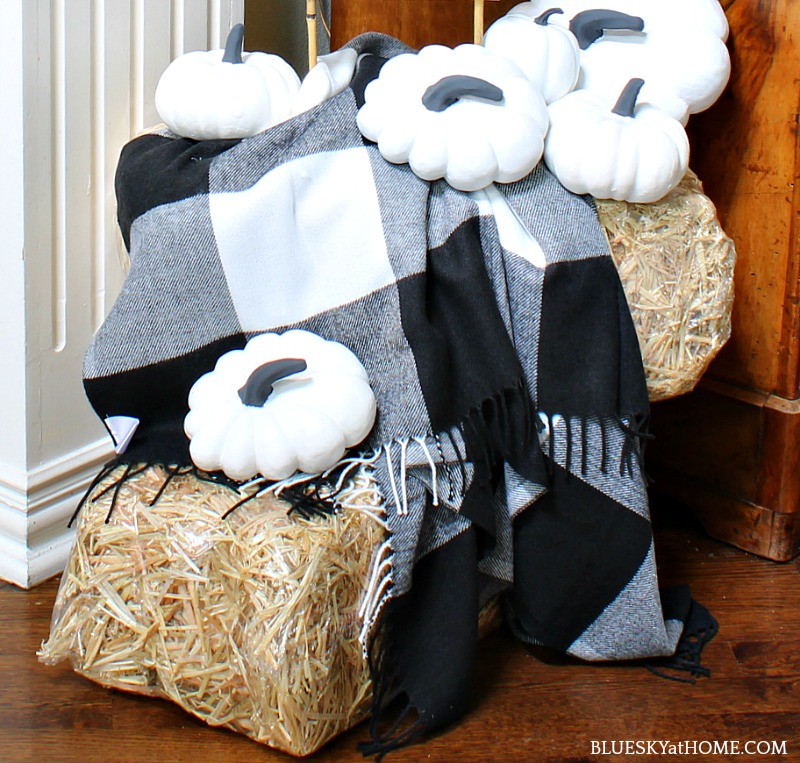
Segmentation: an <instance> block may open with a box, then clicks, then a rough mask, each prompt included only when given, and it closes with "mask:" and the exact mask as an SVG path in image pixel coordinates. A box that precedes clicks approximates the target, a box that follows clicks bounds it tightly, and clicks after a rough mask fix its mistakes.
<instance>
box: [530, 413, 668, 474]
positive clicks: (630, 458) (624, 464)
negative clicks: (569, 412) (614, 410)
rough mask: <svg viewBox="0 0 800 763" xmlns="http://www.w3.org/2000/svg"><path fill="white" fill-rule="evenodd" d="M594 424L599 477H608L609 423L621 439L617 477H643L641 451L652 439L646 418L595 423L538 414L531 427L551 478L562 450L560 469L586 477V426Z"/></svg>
mask: <svg viewBox="0 0 800 763" xmlns="http://www.w3.org/2000/svg"><path fill="white" fill-rule="evenodd" d="M592 421H594V422H596V423H597V425H598V431H599V437H600V446H599V457H600V458H599V461H600V463H599V469H600V472H601V473H602V474H608V468H609V460H610V453H609V442H608V435H609V430H608V428H607V427H608V426H609V422H613V426H615V427H616V428H617V429H618V430H619V431H620V432H621V433H622V435H623V443H622V450H621V452H620V454H619V462H618V469H619V475H620V477H624V476H626V475H627V476H630V477H634V476H635V475H636V471H637V469H638V470H639V471H640V473H641V474H642V475H643V476H645V479H646V475H644V451H645V446H646V444H647V442H648V441H649V440H652V439H653V435H652V434H650V431H649V418H648V417H647V416H636V417H633V418H627V417H621V416H620V417H615V418H613V419H607V420H603V419H598V418H596V417H588V416H573V417H566V416H563V415H561V414H559V413H553V414H550V413H545V412H544V411H538V412H537V415H536V418H535V420H534V423H535V425H536V431H537V435H538V439H539V444H540V446H541V448H542V451H543V452H544V453H546V455H547V461H548V470H549V473H550V474H552V469H553V468H554V467H555V464H556V463H558V459H557V451H558V450H560V449H562V448H563V451H564V463H563V467H564V468H565V469H566V471H567V472H568V473H575V472H573V468H575V469H576V470H577V473H579V474H580V475H581V476H586V474H587V473H588V470H589V454H590V452H591V447H590V434H589V423H590V422H592ZM559 432H562V437H563V443H562V445H561V447H559V434H558V433H559ZM576 437H577V438H578V442H579V443H580V444H579V448H580V459H579V463H578V464H574V463H573V462H574V461H575V449H576V445H577V443H576V441H575V438H576Z"/></svg>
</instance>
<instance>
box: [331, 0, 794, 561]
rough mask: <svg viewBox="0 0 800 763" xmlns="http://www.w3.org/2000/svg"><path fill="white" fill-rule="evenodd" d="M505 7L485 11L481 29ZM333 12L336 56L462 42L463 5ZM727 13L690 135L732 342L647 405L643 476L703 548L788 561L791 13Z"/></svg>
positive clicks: (742, 3)
mask: <svg viewBox="0 0 800 763" xmlns="http://www.w3.org/2000/svg"><path fill="white" fill-rule="evenodd" d="M514 4H515V2H514V0H512V1H511V2H507V1H506V0H501V1H500V2H489V3H487V4H486V20H487V24H488V23H491V21H492V20H493V19H494V18H496V17H497V16H499V15H502V14H503V13H505V12H506V10H508V9H509V8H510V7H512V6H513V5H514ZM332 5H333V20H332V25H333V42H334V47H337V46H338V45H341V44H342V43H343V42H345V41H346V40H347V39H349V38H350V37H352V36H353V35H355V34H358V33H360V32H363V31H367V30H370V29H372V30H377V31H384V32H387V33H389V34H393V35H394V36H396V37H399V38H401V39H403V40H404V41H406V42H408V43H409V44H410V45H413V46H415V47H418V46H421V45H424V44H427V43H431V42H442V43H445V44H455V43H458V42H464V41H465V40H469V39H471V34H472V13H471V7H472V4H471V3H470V2H468V0H386V2H381V3H376V2H374V0H332ZM722 5H723V7H724V8H725V12H726V15H727V17H728V20H729V22H730V27H731V36H730V40H729V48H730V51H731V57H732V62H733V75H732V78H731V82H730V85H729V87H728V89H727V91H726V92H725V93H724V94H723V96H722V98H721V99H720V100H719V101H718V102H717V103H716V104H715V105H714V106H713V107H712V108H711V109H709V110H708V111H707V112H705V113H703V114H698V115H696V116H694V117H692V119H691V122H690V125H689V128H690V135H691V141H692V160H691V164H692V167H693V168H694V169H695V171H696V172H697V173H698V175H699V176H700V178H701V179H702V180H703V182H704V185H705V189H706V192H707V193H708V195H709V196H710V197H711V198H712V200H713V201H714V202H715V203H716V205H717V208H718V212H719V216H720V219H721V221H722V224H723V226H724V228H725V230H726V231H727V232H728V234H729V235H730V236H731V237H732V238H733V239H734V241H735V243H736V248H737V254H738V261H737V268H736V276H735V289H736V299H735V306H734V316H733V333H732V337H731V340H730V342H729V343H728V345H727V346H726V347H725V348H724V349H723V351H722V352H721V353H720V356H719V357H718V358H717V360H716V361H715V362H714V363H713V364H712V367H711V369H710V370H709V372H708V374H707V377H706V378H705V379H704V380H703V382H701V385H699V388H698V389H697V390H696V391H695V392H693V393H691V394H689V395H684V396H682V397H680V398H675V399H673V400H670V401H666V402H663V403H659V404H656V405H654V407H653V408H654V410H653V432H654V434H655V436H656V439H655V441H654V442H653V444H652V446H651V447H650V449H649V451H648V464H649V466H648V468H649V470H650V472H651V473H652V475H653V476H654V478H655V483H654V489H656V490H658V491H661V492H664V493H666V494H669V495H672V496H674V497H676V498H679V499H680V500H681V501H682V502H684V503H685V504H687V505H688V506H689V507H691V508H692V509H693V510H694V511H695V512H696V513H697V514H698V516H699V517H700V518H701V520H702V522H703V523H704V525H705V526H706V528H707V529H708V531H709V532H710V533H711V534H712V535H714V536H716V537H718V538H720V539H722V540H725V541H728V542H730V543H733V544H734V545H737V546H739V547H741V548H745V549H747V550H750V551H752V552H754V553H757V554H760V555H763V556H766V557H769V558H771V559H776V560H785V559H789V558H791V557H792V556H794V555H795V554H796V553H797V552H798V551H800V184H798V170H799V168H800V165H799V164H798V148H800V125H799V124H798V117H799V116H800V87H798V85H799V84H800V40H797V39H796V37H797V36H798V35H800V31H798V30H800V2H798V0H723V2H722ZM684 55H689V56H690V55H691V51H685V52H684Z"/></svg>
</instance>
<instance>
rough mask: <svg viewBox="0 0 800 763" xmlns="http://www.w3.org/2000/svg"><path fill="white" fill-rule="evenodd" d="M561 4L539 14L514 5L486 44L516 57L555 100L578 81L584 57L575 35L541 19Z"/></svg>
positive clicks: (549, 98) (532, 79) (492, 29)
mask: <svg viewBox="0 0 800 763" xmlns="http://www.w3.org/2000/svg"><path fill="white" fill-rule="evenodd" d="M555 11H560V9H557V8H550V9H548V10H547V11H545V12H544V13H543V14H541V15H540V16H538V17H536V18H532V17H531V16H529V15H527V14H522V13H516V14H515V13H514V9H512V10H511V11H510V12H509V13H508V14H507V15H505V16H502V17H501V18H499V19H498V20H497V21H495V22H494V24H492V25H491V26H490V27H489V29H487V30H486V35H485V36H484V43H483V44H484V47H486V49H487V50H490V51H491V52H493V53H496V54H497V55H501V56H505V57H507V58H509V59H510V60H511V61H513V62H514V63H515V64H516V65H517V66H518V67H519V68H520V70H521V71H522V72H523V74H524V75H525V76H526V78H527V79H528V80H529V81H530V82H531V83H532V84H534V85H535V86H536V87H537V88H538V89H539V90H540V91H541V93H542V95H543V96H544V98H545V101H546V102H547V103H552V102H553V101H556V100H558V99H559V98H561V97H563V96H564V95H566V94H567V93H568V92H570V91H571V90H572V89H573V88H574V87H575V84H576V83H577V81H578V76H579V73H580V57H579V48H578V42H577V40H576V39H575V36H574V35H573V34H572V33H571V32H570V31H569V30H568V29H566V28H565V27H563V26H561V25H558V24H548V23H541V19H543V18H546V19H549V18H550V16H552V15H553V13H554V12H555Z"/></svg>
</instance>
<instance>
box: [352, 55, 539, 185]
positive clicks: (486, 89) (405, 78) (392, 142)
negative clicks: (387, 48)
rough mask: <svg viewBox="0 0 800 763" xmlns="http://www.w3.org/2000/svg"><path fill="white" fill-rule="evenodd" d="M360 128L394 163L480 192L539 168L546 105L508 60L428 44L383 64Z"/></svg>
mask: <svg viewBox="0 0 800 763" xmlns="http://www.w3.org/2000/svg"><path fill="white" fill-rule="evenodd" d="M358 126H359V128H360V130H361V132H362V134H363V135H364V136H365V137H366V138H368V139H369V140H372V141H375V142H376V143H377V144H378V149H379V150H380V152H381V154H382V155H383V157H384V158H385V159H386V160H387V161H389V162H393V163H395V164H403V163H405V162H408V164H409V166H410V167H411V169H412V170H413V171H414V173H415V174H416V175H418V176H419V177H421V178H423V179H424V180H437V179H439V178H444V179H445V180H447V182H448V183H450V185H452V186H453V187H454V188H457V189H459V190H461V191H476V190H478V189H480V188H485V187H486V186H487V185H489V184H490V183H492V182H495V181H497V182H501V183H509V182H513V181H515V180H519V179H520V178H523V177H525V175H527V174H528V173H529V172H530V171H531V170H532V169H533V168H534V167H535V166H536V164H537V163H538V162H539V159H540V158H541V155H542V150H543V148H544V136H545V134H546V132H547V106H546V104H545V101H544V98H543V97H542V95H541V93H540V92H539V91H538V89H537V88H536V87H534V86H533V85H532V84H531V83H530V82H529V81H528V80H527V78H526V77H525V75H524V74H523V73H522V72H521V71H520V70H519V68H518V67H517V66H516V65H515V64H514V63H513V62H512V61H510V60H509V59H507V58H505V57H503V56H497V55H494V54H492V53H491V52H489V51H488V50H486V49H485V48H483V47H482V46H480V45H472V44H465V45H459V46H458V47H456V48H447V47H445V46H443V45H429V46H427V47H424V48H422V49H421V50H420V51H419V53H416V54H414V53H404V54H401V55H399V56H395V57H394V58H392V59H390V60H389V61H387V62H386V64H384V66H383V68H382V69H381V72H380V75H379V76H378V77H377V79H375V80H373V81H372V82H370V84H369V85H368V86H367V88H366V91H365V104H364V105H363V106H362V107H361V109H360V110H359V112H358Z"/></svg>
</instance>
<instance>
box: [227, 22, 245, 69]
mask: <svg viewBox="0 0 800 763" xmlns="http://www.w3.org/2000/svg"><path fill="white" fill-rule="evenodd" d="M243 47H244V24H236V25H235V26H234V27H233V28H232V29H231V31H230V32H228V39H227V40H225V53H224V54H223V56H222V60H223V61H224V62H225V63H226V64H241V63H244V62H243V61H242V48H243Z"/></svg>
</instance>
